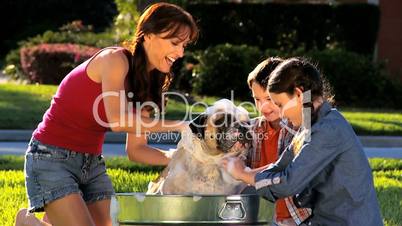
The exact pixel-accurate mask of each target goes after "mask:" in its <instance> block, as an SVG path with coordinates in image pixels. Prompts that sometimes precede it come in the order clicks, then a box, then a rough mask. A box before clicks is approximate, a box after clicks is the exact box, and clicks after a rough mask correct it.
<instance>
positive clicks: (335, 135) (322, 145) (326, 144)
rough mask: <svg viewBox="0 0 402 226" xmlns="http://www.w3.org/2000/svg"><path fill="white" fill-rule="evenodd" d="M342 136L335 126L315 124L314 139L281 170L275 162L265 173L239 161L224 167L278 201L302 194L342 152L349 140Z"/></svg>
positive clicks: (259, 191) (270, 198) (261, 192)
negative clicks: (342, 145)
mask: <svg viewBox="0 0 402 226" xmlns="http://www.w3.org/2000/svg"><path fill="white" fill-rule="evenodd" d="M343 137H344V136H342V135H341V134H340V133H339V132H338V131H337V127H336V125H331V124H321V125H320V126H318V128H317V127H313V130H312V134H311V141H310V142H307V143H305V144H304V145H303V146H302V148H301V151H300V153H299V154H298V155H297V156H296V157H295V158H294V159H293V160H292V161H291V162H290V164H289V165H288V166H287V167H286V168H285V169H284V170H283V171H280V172H277V171H275V170H274V169H275V165H269V167H268V168H267V169H265V170H264V171H262V172H252V171H251V172H247V170H245V168H244V164H242V163H241V161H240V160H238V161H236V162H235V163H234V164H233V168H232V169H230V167H229V164H227V163H226V164H225V166H226V169H227V170H228V171H229V172H230V173H231V174H232V175H233V176H234V177H235V178H237V179H240V180H243V181H244V182H246V183H249V184H252V185H254V186H255V187H256V189H257V192H258V193H259V194H260V195H262V196H264V197H266V198H268V199H269V200H271V201H275V200H276V199H278V198H284V197H288V196H293V195H296V194H299V193H301V192H302V191H303V189H305V188H306V187H307V186H308V184H309V182H311V181H312V180H313V178H315V177H316V176H317V175H318V174H319V173H320V172H321V171H322V170H323V169H324V168H325V167H327V166H328V165H329V164H330V163H331V162H332V161H333V160H334V159H335V158H336V157H337V156H338V155H339V154H341V153H342V151H343V150H342V149H341V148H340V143H348V141H347V140H342V139H346V138H343ZM350 139H353V138H350ZM239 161H240V162H239Z"/></svg>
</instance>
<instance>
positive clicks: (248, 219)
mask: <svg viewBox="0 0 402 226" xmlns="http://www.w3.org/2000/svg"><path fill="white" fill-rule="evenodd" d="M273 211H274V205H273V204H272V203H271V202H269V201H267V200H265V199H262V198H260V197H259V196H257V195H255V194H241V195H230V196H224V195H202V196H185V195H145V194H144V193H118V194H116V196H114V197H113V198H112V207H111V214H112V217H113V221H114V224H113V225H119V226H124V225H216V224H218V225H269V224H270V223H271V220H272V216H273Z"/></svg>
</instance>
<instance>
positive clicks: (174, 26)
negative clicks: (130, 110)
mask: <svg viewBox="0 0 402 226" xmlns="http://www.w3.org/2000/svg"><path fill="white" fill-rule="evenodd" d="M183 28H186V29H183ZM187 28H188V30H189V34H188V37H189V39H190V42H193V41H195V40H196V39H197V37H198V28H197V25H196V23H195V22H194V19H193V17H192V16H191V15H190V14H189V13H188V12H186V11H185V10H183V9H182V8H180V7H179V6H176V5H173V4H169V3H156V4H153V5H151V6H150V7H148V8H147V9H146V10H145V12H144V13H143V14H142V15H141V17H140V19H139V21H138V24H137V28H136V31H135V35H134V37H133V39H132V40H129V41H126V42H124V43H123V47H125V48H126V49H128V50H129V51H130V52H131V54H132V57H131V61H130V62H129V65H130V69H129V72H128V75H127V78H126V83H125V89H126V92H127V93H128V92H132V93H134V96H133V97H132V98H129V101H133V102H139V103H144V102H146V101H152V102H154V103H155V104H156V105H157V106H158V107H159V109H162V93H163V92H166V91H167V90H168V88H169V86H170V83H171V81H172V76H173V75H172V73H171V72H169V73H162V72H160V71H158V70H153V71H151V72H150V73H148V72H147V59H146V53H145V49H144V46H143V42H144V35H146V34H160V33H164V32H168V35H167V36H165V37H164V38H172V37H180V35H181V34H182V32H183V30H187ZM134 106H135V105H134ZM147 110H149V111H150V110H152V109H149V108H148V109H147Z"/></svg>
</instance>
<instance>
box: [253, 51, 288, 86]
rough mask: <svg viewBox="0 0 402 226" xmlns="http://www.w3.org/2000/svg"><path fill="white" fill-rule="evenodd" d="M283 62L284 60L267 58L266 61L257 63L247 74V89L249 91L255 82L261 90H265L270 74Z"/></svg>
mask: <svg viewBox="0 0 402 226" xmlns="http://www.w3.org/2000/svg"><path fill="white" fill-rule="evenodd" d="M283 61H284V59H282V58H280V57H269V58H268V59H266V60H264V61H262V62H261V63H259V64H258V65H257V67H255V68H254V70H253V71H252V72H250V74H248V78H247V84H248V87H249V88H250V89H251V86H252V85H253V82H256V83H257V84H258V85H260V86H261V87H262V88H264V89H266V88H267V85H268V80H269V76H270V74H271V72H272V71H273V70H274V69H275V68H276V67H277V66H278V65H279V64H280V63H282V62H283Z"/></svg>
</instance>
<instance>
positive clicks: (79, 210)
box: [45, 194, 95, 226]
mask: <svg viewBox="0 0 402 226" xmlns="http://www.w3.org/2000/svg"><path fill="white" fill-rule="evenodd" d="M45 211H46V214H47V215H48V218H49V220H50V222H52V224H54V225H57V226H71V225H82V226H95V223H94V221H93V220H92V218H91V214H90V212H89V211H88V208H87V206H86V204H85V202H84V200H83V199H82V197H81V195H79V194H71V195H67V196H65V197H63V198H61V199H57V200H55V201H53V202H51V203H49V204H47V205H46V206H45Z"/></svg>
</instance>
